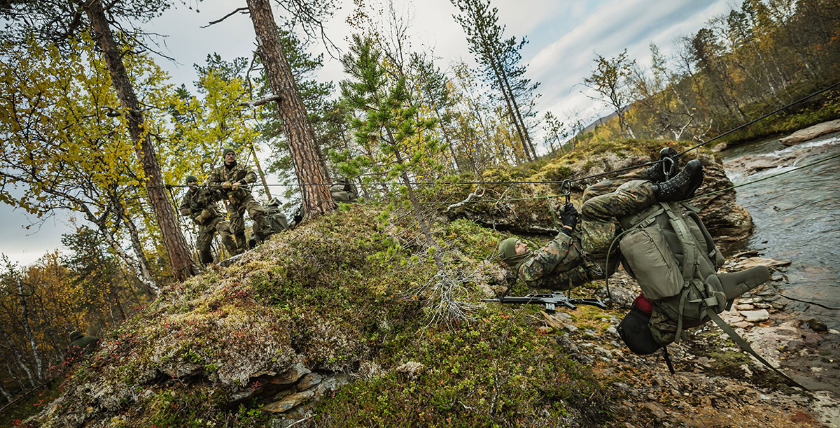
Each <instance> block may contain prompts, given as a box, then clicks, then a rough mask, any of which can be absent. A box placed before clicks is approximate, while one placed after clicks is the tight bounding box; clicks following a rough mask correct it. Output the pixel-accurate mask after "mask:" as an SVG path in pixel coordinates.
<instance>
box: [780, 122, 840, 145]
mask: <svg viewBox="0 0 840 428" xmlns="http://www.w3.org/2000/svg"><path fill="white" fill-rule="evenodd" d="M832 132H840V119H837V120H832V121H829V122H823V123H819V124H816V125H814V126H811V127H808V128H805V129H800V130H799V131H796V132H794V133H793V134H790V135H788V136H787V137H784V138H782V139H780V140H779V141H781V143H782V144H784V145H786V146H793V145H795V144H799V143H804V142H806V141H808V140H812V139H814V138H817V137H819V136H822V135H825V134H830V133H832Z"/></svg>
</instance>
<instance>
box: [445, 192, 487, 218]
mask: <svg viewBox="0 0 840 428" xmlns="http://www.w3.org/2000/svg"><path fill="white" fill-rule="evenodd" d="M479 190H481V194H479V193H478V191H479ZM473 196H475V197H476V198H480V197H482V196H484V188H482V187H481V186H478V187H477V188H476V189H475V191H473V192H472V193H470V194H469V195H467V199H464V200H463V201H461V202H458V203H454V204H452V205H450V206H448V207H446V211H447V212H449V210H451V209H453V208H460V207H462V206H464V204H466V203H467V202H469V201H470V200H471V199H472V198H473Z"/></svg>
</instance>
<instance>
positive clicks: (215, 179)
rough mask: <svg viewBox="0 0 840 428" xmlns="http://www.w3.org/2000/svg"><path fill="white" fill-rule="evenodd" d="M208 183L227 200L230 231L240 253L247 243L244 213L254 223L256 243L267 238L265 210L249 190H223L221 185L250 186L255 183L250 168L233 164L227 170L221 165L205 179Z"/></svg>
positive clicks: (254, 176) (255, 178) (255, 177)
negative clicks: (225, 183)
mask: <svg viewBox="0 0 840 428" xmlns="http://www.w3.org/2000/svg"><path fill="white" fill-rule="evenodd" d="M207 181H208V183H209V184H210V186H211V187H213V188H218V189H220V190H221V192H222V195H223V196H224V198H226V199H227V200H228V206H227V208H228V214H229V215H230V229H231V231H232V232H233V236H234V238H235V239H236V245H237V246H238V247H239V249H240V250H241V251H244V250H246V249H247V245H248V243H247V241H246V240H245V211H246V210H247V211H248V215H249V216H250V217H251V220H253V221H254V235H255V236H256V237H257V240H258V241H263V240H265V239H266V238H268V235H269V234H268V233H267V231H265V230H264V229H265V216H266V212H265V208H263V206H262V205H260V204H259V203H258V202H257V201H256V200H254V197H253V196H252V195H251V191H250V190H246V189H241V188H240V189H236V190H233V189H223V188H221V186H222V183H224V182H229V183H231V184H233V183H237V182H243V183H245V184H251V183H254V182H256V181H257V174H256V173H254V171H252V170H251V169H250V168H248V167H246V166H242V165H239V164H238V163H237V164H234V165H233V166H232V167H230V168H228V167H227V166H226V165H224V164H223V165H222V166H220V167H218V168H216V169H215V170H213V172H211V173H210V177H209V178H208V179H207Z"/></svg>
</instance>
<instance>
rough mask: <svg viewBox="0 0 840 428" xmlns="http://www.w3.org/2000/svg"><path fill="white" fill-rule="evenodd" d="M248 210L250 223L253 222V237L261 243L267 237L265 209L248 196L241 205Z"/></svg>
mask: <svg viewBox="0 0 840 428" xmlns="http://www.w3.org/2000/svg"><path fill="white" fill-rule="evenodd" d="M242 205H243V206H245V207H246V208H247V209H248V216H249V217H251V221H253V222H254V236H255V237H256V238H257V242H258V243H259V242H262V241H264V240H265V239H267V238H268V236H269V231H268V229H269V228H268V225H266V224H265V222H266V211H265V208H264V207H263V206H262V205H261V204H260V203H259V202H257V201H256V200H254V197H253V196H251V195H248V198H246V199H245V201H243V203H242Z"/></svg>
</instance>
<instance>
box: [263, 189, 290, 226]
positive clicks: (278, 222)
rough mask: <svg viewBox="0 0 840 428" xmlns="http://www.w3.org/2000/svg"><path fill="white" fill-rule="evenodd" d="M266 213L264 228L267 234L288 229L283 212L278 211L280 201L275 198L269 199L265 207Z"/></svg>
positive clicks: (287, 222)
mask: <svg viewBox="0 0 840 428" xmlns="http://www.w3.org/2000/svg"><path fill="white" fill-rule="evenodd" d="M265 211H266V213H267V214H266V228H267V229H268V231H269V233H271V234H275V233H278V232H282V231H284V230H287V229H289V221H288V220H287V219H286V215H285V214H283V211H280V201H278V200H277V198H271V200H270V201H268V203H267V204H266V206H265Z"/></svg>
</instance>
